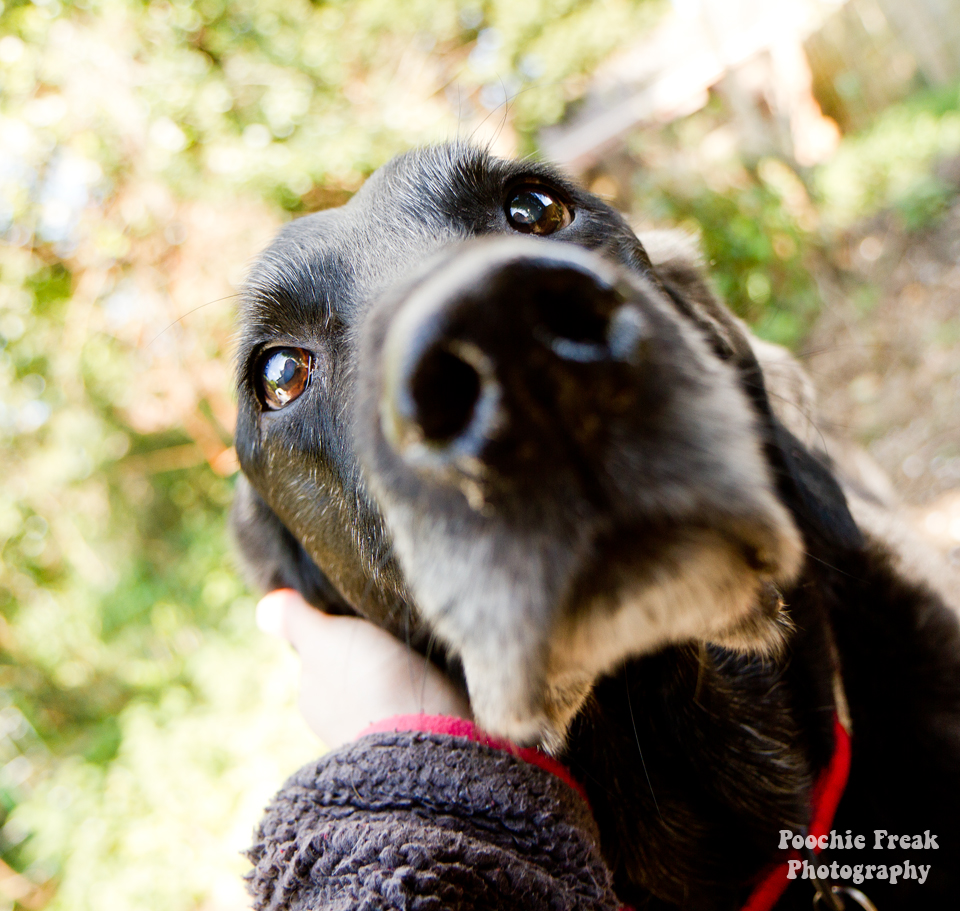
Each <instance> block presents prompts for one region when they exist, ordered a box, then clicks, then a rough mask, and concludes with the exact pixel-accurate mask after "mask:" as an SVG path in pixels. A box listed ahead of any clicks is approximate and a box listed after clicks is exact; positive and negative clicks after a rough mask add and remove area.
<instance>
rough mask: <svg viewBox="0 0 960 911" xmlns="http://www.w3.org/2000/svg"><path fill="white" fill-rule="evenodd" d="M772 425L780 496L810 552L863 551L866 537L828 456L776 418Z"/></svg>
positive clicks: (770, 448) (771, 449)
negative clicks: (802, 439) (802, 441)
mask: <svg viewBox="0 0 960 911" xmlns="http://www.w3.org/2000/svg"><path fill="white" fill-rule="evenodd" d="M771 426H772V436H773V439H772V441H771V442H770V443H769V444H768V452H769V455H770V460H771V462H773V464H774V469H775V471H776V474H777V486H778V488H779V493H780V496H781V497H782V498H783V500H784V501H785V502H786V504H787V507H788V508H789V509H790V511H791V512H792V513H793V517H794V520H795V521H796V523H797V525H798V526H799V528H800V531H801V533H802V534H803V537H804V540H805V541H806V542H807V548H808V550H810V551H812V552H815V553H820V554H836V553H838V552H841V553H842V552H850V551H854V550H859V549H861V548H862V547H863V543H864V542H863V535H862V533H861V531H860V528H859V526H858V525H857V523H856V521H854V518H853V516H852V515H851V514H850V507H849V506H848V504H847V498H846V495H845V494H844V492H843V489H842V488H841V487H840V484H839V482H838V481H837V479H836V477H835V476H834V473H833V471H832V469H831V467H830V466H829V465H828V464H827V461H826V459H827V457H826V456H825V455H820V454H819V453H816V452H813V451H811V450H810V449H808V448H807V447H806V446H804V445H803V444H802V443H801V442H800V441H799V440H798V439H797V438H796V437H795V436H794V435H793V434H792V433H791V432H790V431H789V430H787V428H786V427H784V426H783V424H782V423H781V422H780V421H779V420H777V418H776V417H774V416H773V415H771ZM828 559H829V558H828Z"/></svg>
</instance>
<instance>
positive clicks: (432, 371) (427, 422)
mask: <svg viewBox="0 0 960 911" xmlns="http://www.w3.org/2000/svg"><path fill="white" fill-rule="evenodd" d="M481 385H482V384H481V379H480V374H479V373H478V372H477V370H476V368H475V367H473V366H472V365H471V364H468V363H467V362H466V361H465V360H464V359H463V358H462V357H459V356H458V355H457V354H455V353H454V352H453V351H450V350H449V349H448V348H445V347H441V346H436V347H434V348H432V349H431V350H430V351H428V352H427V353H426V354H425V355H424V357H423V358H422V359H421V361H420V363H419V364H418V365H417V368H416V370H415V371H414V374H413V376H412V377H411V379H410V396H411V398H412V400H413V405H414V409H415V414H414V415H413V418H414V420H415V421H416V423H417V424H418V425H419V426H420V429H421V431H422V433H423V438H424V440H425V441H426V442H430V443H438V444H442V443H448V442H450V441H451V440H453V439H454V438H456V437H458V436H459V435H460V434H462V433H463V432H464V431H465V430H466V429H467V427H468V426H469V425H470V421H471V420H472V418H473V412H474V408H475V407H476V404H477V401H478V400H479V398H480V392H481Z"/></svg>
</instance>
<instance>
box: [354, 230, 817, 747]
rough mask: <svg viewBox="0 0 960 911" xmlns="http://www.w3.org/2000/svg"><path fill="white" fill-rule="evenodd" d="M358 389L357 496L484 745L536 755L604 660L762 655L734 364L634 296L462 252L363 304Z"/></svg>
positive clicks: (531, 249)
mask: <svg viewBox="0 0 960 911" xmlns="http://www.w3.org/2000/svg"><path fill="white" fill-rule="evenodd" d="M357 375H358V379H359V396H358V400H357V407H356V411H355V420H356V439H357V446H358V456H359V458H360V461H361V463H362V464H363V466H364V471H365V477H366V480H367V484H368V490H369V491H370V493H371V494H372V496H373V497H374V498H375V500H376V503H377V506H378V507H379V508H380V510H381V511H382V513H383V516H384V519H385V522H386V527H387V529H388V531H389V533H390V536H391V540H392V544H393V548H394V552H395V554H396V556H397V558H398V560H399V563H400V565H401V566H402V568H403V571H404V578H405V581H406V584H407V585H408V587H409V592H410V596H411V601H412V602H413V603H415V604H416V608H417V610H418V611H419V613H420V614H422V616H423V618H424V619H425V620H426V621H427V622H428V624H429V626H430V627H431V629H432V630H433V631H435V632H436V634H437V635H438V636H439V637H440V638H441V639H442V640H443V641H444V642H446V643H447V644H448V645H449V646H451V647H452V649H453V650H454V652H455V653H456V654H458V655H459V656H460V658H461V659H462V661H463V668H464V672H465V675H466V679H467V684H468V686H469V689H470V698H471V703H472V705H473V708H474V711H475V713H476V715H477V718H478V719H479V720H480V721H481V723H482V724H484V725H485V726H486V727H487V728H488V729H490V730H492V731H495V732H497V733H499V734H504V735H506V736H508V737H511V738H513V739H514V740H517V741H518V742H519V741H522V742H541V743H545V744H550V745H552V746H553V747H556V746H557V745H558V744H559V743H561V742H562V737H563V732H564V730H565V728H566V725H567V724H568V723H569V721H570V719H571V718H572V716H573V714H574V713H575V712H576V711H577V710H578V707H579V706H580V705H582V702H583V700H584V699H585V698H586V696H587V695H588V693H589V690H590V687H591V686H592V684H593V682H594V681H595V680H596V679H597V678H598V676H600V675H601V674H604V673H608V672H610V671H611V670H612V669H614V668H615V667H616V666H617V665H618V663H619V662H621V661H622V660H623V659H624V658H626V657H628V656H630V655H640V654H644V653H646V652H649V651H651V650H653V649H656V648H659V647H662V646H663V645H664V644H667V643H670V642H682V641H690V640H697V639H699V640H701V641H721V638H722V637H723V636H724V635H726V639H724V640H723V641H733V640H736V641H742V642H745V643H746V645H745V647H747V648H750V647H752V643H755V642H759V641H760V639H761V638H762V630H761V627H764V623H765V620H764V617H763V615H762V612H760V615H759V616H760V620H756V615H757V614H758V611H759V608H758V604H760V602H761V600H762V599H761V593H762V591H763V589H764V586H765V585H766V584H767V583H768V582H769V581H771V580H773V581H777V580H779V579H782V578H785V577H791V576H792V574H793V573H794V572H795V570H796V568H797V566H798V565H799V549H800V548H799V539H798V536H797V532H796V529H795V528H794V526H793V523H792V521H791V519H790V517H789V514H788V513H787V512H786V510H785V509H784V507H783V506H782V505H781V504H780V502H779V501H778V499H777V497H776V494H775V492H774V489H773V484H772V479H771V475H770V471H769V467H768V466H767V464H766V462H765V459H764V456H763V453H762V443H761V439H762V437H761V435H760V433H759V432H758V429H757V420H756V416H755V414H754V413H753V411H752V408H751V405H750V402H749V401H748V399H747V397H746V396H745V395H744V393H743V391H742V389H741V388H740V385H739V377H738V374H737V372H736V370H735V368H733V367H732V366H731V365H730V364H728V363H725V362H723V361H721V360H720V359H718V358H717V357H716V356H715V355H714V354H712V353H711V350H710V347H709V345H708V342H707V340H706V339H705V338H704V337H703V335H702V333H701V331H700V330H699V329H698V328H697V327H696V326H694V325H692V324H690V323H689V322H688V321H687V320H686V319H685V318H684V317H683V316H682V315H681V314H680V313H678V312H677V310H676V309H675V308H674V307H673V306H672V304H671V301H670V299H669V298H668V296H667V295H666V294H665V293H664V291H663V289H662V288H661V287H660V286H659V285H657V284H656V281H655V280H651V279H649V278H647V277H644V276H643V275H639V274H636V273H634V272H632V271H630V270H627V269H626V268H624V267H623V266H622V265H619V264H617V263H615V262H610V261H608V260H606V259H604V258H603V257H602V256H600V255H599V254H597V253H594V252H591V251H589V250H586V249H583V248H580V247H576V246H573V245H571V244H565V243H559V242H556V241H545V240H537V239H533V238H512V237H511V238H500V239H481V240H478V241H473V242H470V243H466V244H462V245H460V246H457V247H455V248H451V249H450V250H449V251H448V252H447V253H446V254H442V255H441V256H440V257H439V258H438V259H435V260H434V261H432V262H431V263H429V264H428V266H426V267H425V268H424V270H423V271H422V272H420V273H419V275H417V276H416V277H414V278H412V279H411V280H410V281H409V282H407V283H406V284H405V285H404V287H402V288H398V289H396V290H394V291H393V292H392V293H391V295H389V296H386V297H384V298H383V299H381V300H380V301H378V302H377V303H375V304H374V306H373V307H372V308H371V311H370V314H369V316H368V319H367V321H366V322H365V323H364V325H363V326H362V327H361V339H360V351H359V360H358V364H357ZM761 621H763V622H761ZM767 625H769V624H767ZM764 628H765V627H764ZM732 629H736V630H737V632H736V635H734V636H733V637H731V636H730V635H729V631H730V630H732Z"/></svg>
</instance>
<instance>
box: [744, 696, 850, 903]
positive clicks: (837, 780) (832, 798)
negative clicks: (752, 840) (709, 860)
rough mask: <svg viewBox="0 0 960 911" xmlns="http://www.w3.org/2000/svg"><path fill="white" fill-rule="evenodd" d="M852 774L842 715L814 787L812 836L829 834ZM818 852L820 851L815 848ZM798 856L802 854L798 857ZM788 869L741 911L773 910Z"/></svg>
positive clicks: (769, 878) (774, 874) (781, 867)
mask: <svg viewBox="0 0 960 911" xmlns="http://www.w3.org/2000/svg"><path fill="white" fill-rule="evenodd" d="M849 774H850V735H849V734H848V733H847V729H846V728H845V727H844V726H843V725H842V724H841V723H840V718H839V716H838V715H837V714H836V713H834V716H833V756H831V757H830V764H829V765H828V766H827V767H826V768H825V769H824V770H823V771H822V772H821V773H820V775H819V776H818V778H817V783H816V784H815V785H814V786H813V800H812V803H813V812H812V813H811V816H810V826H809V829H808V831H809V833H810V834H811V835H813V836H816V837H818V838H819V837H820V836H821V835H829V834H830V826H831V825H832V824H833V817H834V814H835V813H836V812H837V805H838V804H839V803H840V798H841V797H842V796H843V789H844V788H845V787H846V786H847V777H848V776H849ZM813 850H814V851H815V852H819V850H820V849H819V848H814V849H813ZM797 856H798V857H799V854H798V855H797ZM789 869H790V868H789V866H788V864H787V862H786V861H784V862H783V863H781V864H778V865H777V866H775V867H774V868H773V869H772V870H770V872H769V873H767V875H766V876H764V878H763V879H762V880H761V881H760V882H759V884H758V885H757V887H756V888H755V889H754V890H753V892H752V893H751V894H750V898H749V899H747V903H746V904H745V905H744V906H743V909H742V911H771V909H772V908H773V907H774V905H776V903H777V902H778V901H779V900H780V896H781V895H783V893H784V892H785V891H786V889H787V886H788V885H789V883H790V881H789V880H788V879H787V871H788V870H789Z"/></svg>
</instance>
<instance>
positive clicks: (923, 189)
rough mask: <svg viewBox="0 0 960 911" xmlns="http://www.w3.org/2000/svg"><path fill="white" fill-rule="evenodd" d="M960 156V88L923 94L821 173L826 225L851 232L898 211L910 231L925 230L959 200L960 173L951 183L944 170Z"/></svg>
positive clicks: (853, 140)
mask: <svg viewBox="0 0 960 911" xmlns="http://www.w3.org/2000/svg"><path fill="white" fill-rule="evenodd" d="M958 156H960V88H958V87H957V86H956V85H953V86H949V87H946V88H940V89H937V90H928V91H925V92H922V93H919V94H917V95H915V96H914V97H912V98H910V99H908V100H907V101H904V102H903V103H901V104H898V105H895V106H893V107H891V108H889V109H888V110H887V111H885V112H884V113H883V114H881V115H880V116H879V117H878V118H877V121H876V122H875V123H873V124H872V125H871V126H870V127H868V128H867V129H865V130H863V131H862V132H861V133H860V134H858V135H856V136H851V137H849V138H848V139H847V140H846V141H845V142H844V143H843V146H842V147H841V149H840V150H839V152H838V153H837V155H835V156H834V157H833V158H832V159H831V160H830V161H829V162H828V163H827V164H825V165H824V166H823V167H822V168H820V170H819V172H818V173H817V175H816V180H815V186H816V190H817V194H818V197H819V199H821V200H822V212H823V216H824V219H825V220H826V221H827V222H828V223H829V224H830V225H831V226H833V227H835V228H844V227H847V226H848V225H850V224H852V223H853V222H855V221H857V220H858V219H862V218H866V217H868V216H871V215H874V214H875V213H877V212H879V211H881V210H884V209H893V210H894V211H896V212H898V213H899V214H900V216H901V217H902V218H903V220H904V223H905V225H906V226H907V227H908V228H909V229H911V230H915V229H918V228H921V227H923V226H924V225H925V224H927V223H929V222H930V220H931V219H934V218H936V217H937V216H938V215H939V214H941V213H942V212H943V211H944V209H945V207H946V203H947V201H948V200H949V199H950V198H951V197H952V196H954V195H955V194H956V192H957V182H958V181H957V175H956V173H954V175H953V177H952V179H949V177H948V176H946V175H945V174H943V173H938V170H942V169H943V168H944V166H945V165H947V164H948V163H949V162H950V161H951V160H954V159H956V158H957V157H958ZM938 165H939V166H940V168H938ZM946 170H949V168H946ZM953 170H954V172H956V168H955V167H954V169H953Z"/></svg>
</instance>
